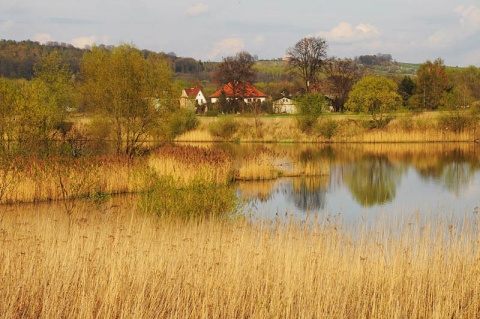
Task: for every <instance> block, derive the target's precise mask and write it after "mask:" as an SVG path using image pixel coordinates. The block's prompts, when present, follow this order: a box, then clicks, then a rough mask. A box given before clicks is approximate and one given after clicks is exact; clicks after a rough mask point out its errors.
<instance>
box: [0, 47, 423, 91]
mask: <svg viewBox="0 0 480 319" xmlns="http://www.w3.org/2000/svg"><path fill="white" fill-rule="evenodd" d="M101 47H105V48H107V49H108V48H109V47H106V46H102V45H101ZM54 50H56V51H58V52H59V53H60V56H62V58H63V60H64V61H65V62H66V63H68V64H69V65H70V68H71V70H72V72H73V73H77V72H78V71H79V70H80V63H81V60H82V56H83V54H84V53H85V52H86V51H87V50H88V49H79V48H76V47H74V46H73V45H71V44H67V43H58V42H49V43H47V44H40V43H39V42H34V41H30V40H26V41H13V40H0V77H5V78H25V79H31V78H32V77H33V75H34V71H33V66H34V65H35V64H36V63H37V62H39V61H40V59H41V57H42V56H45V55H48V54H49V53H50V52H52V51H54ZM151 52H152V51H148V50H142V53H143V54H144V55H145V56H147V55H148V54H149V53H151ZM160 54H163V55H164V56H165V58H166V59H168V60H169V61H170V62H171V65H172V70H173V71H174V72H175V76H176V77H177V78H179V79H183V80H185V81H187V82H195V81H200V82H203V83H207V82H209V80H210V74H211V72H212V71H214V70H215V69H216V67H217V65H218V64H219V63H218V62H202V61H200V60H195V59H193V58H189V57H177V56H176V55H175V53H172V52H170V53H163V52H160ZM355 60H356V61H357V63H359V64H361V65H363V66H364V67H365V68H367V69H371V70H372V71H373V72H375V73H378V74H381V75H404V74H405V75H412V74H415V72H416V70H417V69H418V67H419V64H410V63H401V62H395V61H393V60H392V58H391V55H389V54H380V53H379V54H377V55H364V56H359V57H356V58H355ZM285 66H286V62H285V61H283V60H281V59H277V60H260V61H258V62H257V63H256V64H255V69H256V70H257V71H258V76H257V81H258V82H278V81H288V79H289V77H288V75H287V73H286V70H285Z"/></svg>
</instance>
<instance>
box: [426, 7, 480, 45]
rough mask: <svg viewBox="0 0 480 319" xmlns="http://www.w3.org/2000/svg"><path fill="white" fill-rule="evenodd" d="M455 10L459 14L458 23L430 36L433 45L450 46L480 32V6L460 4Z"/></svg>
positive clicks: (429, 39)
mask: <svg viewBox="0 0 480 319" xmlns="http://www.w3.org/2000/svg"><path fill="white" fill-rule="evenodd" d="M453 12H454V13H456V14H457V15H459V20H458V24H457V25H454V26H449V27H446V28H443V29H440V30H438V31H436V32H435V33H433V34H432V35H431V36H430V37H429V38H428V42H429V44H430V45H432V46H433V47H435V48H448V47H451V46H453V45H454V44H455V43H458V42H459V41H463V40H465V39H467V38H468V37H470V36H473V35H476V34H478V33H479V32H480V8H477V7H476V6H469V7H464V6H458V7H456V8H455V9H454V10H453Z"/></svg>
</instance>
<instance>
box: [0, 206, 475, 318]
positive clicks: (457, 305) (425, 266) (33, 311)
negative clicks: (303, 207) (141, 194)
mask: <svg viewBox="0 0 480 319" xmlns="http://www.w3.org/2000/svg"><path fill="white" fill-rule="evenodd" d="M127 207H134V205H133V204H132V203H129V202H125V203H122V204H120V205H113V204H112V203H106V204H105V207H102V209H100V210H99V211H91V210H90V209H91V208H86V209H85V211H84V212H78V213H75V214H73V215H72V216H70V218H69V217H67V216H66V215H65V214H63V213H62V212H59V211H56V210H55V209H52V207H50V206H49V207H46V208H45V210H42V209H39V208H38V207H37V208H35V209H32V210H31V211H30V212H26V211H25V210H26V209H25V207H24V208H23V212H19V211H15V210H13V209H10V208H9V209H8V210H7V211H3V212H2V213H1V214H0V230H1V231H0V242H1V243H2V244H1V245H0V263H1V265H2V267H0V301H1V302H0V317H2V318H99V317H101V318H478V317H480V253H479V249H478V247H479V246H478V243H479V239H480V237H479V234H478V229H477V226H478V225H476V222H475V220H474V219H473V218H471V215H469V216H468V217H469V218H466V221H465V222H464V223H463V224H461V223H460V224H459V225H458V224H457V223H454V222H451V223H445V222H442V221H440V220H437V221H420V220H416V219H414V218H413V219H412V220H406V221H404V222H398V223H397V224H395V225H394V226H395V227H392V225H391V224H385V223H379V224H376V225H358V226H351V225H346V224H343V223H341V222H340V221H335V220H331V219H329V218H327V217H316V218H314V217H312V218H311V219H309V222H308V223H304V224H297V223H295V222H291V223H287V224H277V223H271V224H268V223H267V224H265V223H263V224H262V223H260V224H251V223H249V222H247V221H241V220H239V221H237V222H226V221H219V220H216V219H209V220H202V221H198V220H197V221H195V222H185V221H182V220H178V219H175V218H172V219H163V220H159V219H157V218H152V217H150V216H149V215H142V214H138V213H136V212H135V211H134V209H132V208H128V209H126V208H127Z"/></svg>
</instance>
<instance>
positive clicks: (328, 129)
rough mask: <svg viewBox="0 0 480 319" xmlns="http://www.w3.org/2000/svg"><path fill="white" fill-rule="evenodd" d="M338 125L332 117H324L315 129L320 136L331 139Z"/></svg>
mask: <svg viewBox="0 0 480 319" xmlns="http://www.w3.org/2000/svg"><path fill="white" fill-rule="evenodd" d="M338 126H339V124H338V122H337V121H335V120H332V119H326V120H322V121H320V123H319V125H318V128H317V130H318V133H319V134H320V135H321V136H323V137H325V138H327V139H331V138H332V137H333V136H334V135H335V132H336V131H337V128H338Z"/></svg>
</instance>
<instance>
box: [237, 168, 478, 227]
mask: <svg viewBox="0 0 480 319" xmlns="http://www.w3.org/2000/svg"><path fill="white" fill-rule="evenodd" d="M298 179H299V178H297V180H296V179H293V178H290V179H281V180H278V181H276V182H273V183H271V190H272V192H271V193H270V196H269V197H268V198H264V200H259V199H253V200H252V201H251V202H250V203H249V204H248V205H247V210H249V211H250V212H251V213H252V214H254V215H255V216H256V217H259V218H265V219H275V218H276V217H277V216H278V217H279V218H281V219H284V218H285V216H286V214H287V215H290V216H292V215H294V216H295V217H298V218H300V219H303V218H305V216H306V215H307V212H309V213H311V214H313V213H318V214H320V215H329V214H330V215H339V214H340V217H342V219H345V220H347V221H357V220H359V219H362V218H366V219H373V218H378V217H382V216H384V215H385V214H388V217H389V218H391V217H395V218H398V217H410V216H411V215H412V214H418V215H420V216H429V215H435V216H443V217H444V218H446V219H448V218H450V217H451V216H452V215H454V216H457V217H462V216H463V215H464V214H465V215H466V216H467V217H468V216H471V215H472V213H473V210H474V209H475V207H476V206H478V205H480V196H479V195H480V173H479V172H478V171H476V172H471V175H470V176H468V180H466V181H463V182H462V184H461V185H460V186H461V187H459V186H458V185H457V188H456V189H455V188H452V187H448V184H447V183H448V181H446V179H445V178H422V177H421V176H420V174H419V173H418V172H417V171H416V170H415V169H414V168H412V167H408V168H407V169H405V170H404V171H403V172H402V173H401V174H400V178H398V179H397V180H398V181H397V184H396V185H395V186H396V187H395V196H394V198H393V199H392V200H391V201H390V202H387V203H384V204H375V205H373V206H369V207H367V206H362V205H361V204H360V203H359V202H358V201H357V200H356V199H355V198H354V196H353V195H352V192H351V190H350V189H349V188H348V185H347V183H346V182H345V181H344V180H343V178H342V176H341V172H340V171H339V170H335V169H332V171H331V175H330V177H329V181H328V182H327V183H326V184H325V185H320V188H317V189H315V191H314V192H312V191H310V190H305V189H303V190H302V188H301V187H300V188H299V187H298V186H297V187H294V183H295V182H296V183H297V184H298V183H299V181H298ZM252 183H253V182H252ZM251 187H252V188H254V187H255V185H251ZM240 189H241V187H240ZM239 193H242V192H241V190H240V191H239ZM311 196H314V198H313V199H312V198H310V197H311ZM264 197H265V196H264ZM299 203H303V204H305V205H299ZM305 206H308V209H307V210H305V209H303V208H305ZM312 207H313V208H315V209H312Z"/></svg>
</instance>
